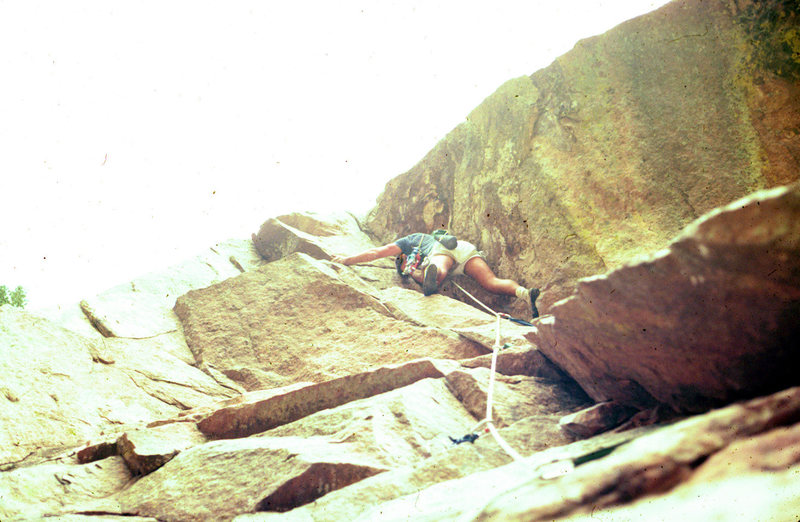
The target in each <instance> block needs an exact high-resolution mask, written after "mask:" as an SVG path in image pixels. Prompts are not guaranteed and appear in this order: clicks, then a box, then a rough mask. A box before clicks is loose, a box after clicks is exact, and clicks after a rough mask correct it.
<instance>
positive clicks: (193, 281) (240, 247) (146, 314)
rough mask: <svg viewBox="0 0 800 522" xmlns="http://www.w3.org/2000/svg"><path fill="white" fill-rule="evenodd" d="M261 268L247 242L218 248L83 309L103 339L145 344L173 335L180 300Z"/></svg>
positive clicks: (117, 289)
mask: <svg viewBox="0 0 800 522" xmlns="http://www.w3.org/2000/svg"><path fill="white" fill-rule="evenodd" d="M261 264H263V261H262V260H261V258H260V257H259V255H258V253H257V252H256V251H255V249H254V248H253V245H252V244H251V243H249V242H245V241H236V240H231V241H226V242H221V243H217V244H216V245H215V246H214V247H212V248H211V249H209V251H208V252H206V253H204V254H202V255H200V256H197V257H196V258H195V259H191V260H189V261H186V262H183V263H181V264H179V265H176V266H172V267H169V268H167V269H166V270H164V271H163V272H161V273H152V274H147V275H145V276H142V277H140V278H138V279H135V280H133V281H131V282H130V283H129V284H125V285H120V286H118V287H115V288H112V289H110V290H108V291H106V292H103V293H102V294H100V295H97V296H94V297H91V298H88V299H85V300H83V301H82V302H81V310H83V312H84V314H85V315H86V317H87V318H88V319H89V321H90V322H91V324H92V325H93V326H94V327H95V328H96V329H97V330H98V331H99V332H100V333H101V334H102V335H103V336H105V337H127V338H134V339H137V338H138V339H141V338H148V337H154V336H156V335H161V334H164V333H168V332H174V331H176V330H177V329H178V328H179V324H178V321H177V318H176V317H175V314H174V313H173V312H172V307H173V306H174V305H175V300H176V299H177V298H178V297H179V296H181V295H183V294H185V293H186V292H188V291H189V290H191V289H193V288H203V287H205V286H208V285H210V284H212V283H215V282H218V281H222V280H225V279H228V278H230V277H233V276H235V275H238V274H240V273H241V272H244V271H245V270H249V269H253V268H257V267H258V266H260V265H261Z"/></svg>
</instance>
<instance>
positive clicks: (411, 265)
mask: <svg viewBox="0 0 800 522" xmlns="http://www.w3.org/2000/svg"><path fill="white" fill-rule="evenodd" d="M423 239H425V235H424V234H420V236H419V244H418V245H417V246H416V247H414V248H413V249H412V250H411V253H410V254H409V255H407V256H406V267H405V269H403V271H402V272H401V273H400V275H402V276H410V275H411V274H413V273H414V270H416V269H417V267H418V266H419V265H420V263H422V254H420V251H419V249H420V248H421V247H422V240H423ZM398 259H400V258H399V257H398ZM401 264H402V261H401ZM396 266H397V267H398V268H397V270H398V271H400V265H396Z"/></svg>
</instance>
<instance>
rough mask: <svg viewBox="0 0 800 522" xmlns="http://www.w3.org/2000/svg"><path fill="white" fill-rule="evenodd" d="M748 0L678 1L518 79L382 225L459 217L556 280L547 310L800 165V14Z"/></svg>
mask: <svg viewBox="0 0 800 522" xmlns="http://www.w3.org/2000/svg"><path fill="white" fill-rule="evenodd" d="M744 4H746V5H745V6H743V7H737V5H738V4H737V3H731V2H727V1H724V0H710V1H703V2H699V1H691V0H686V1H683V0H680V1H675V2H672V3H670V4H668V5H666V6H664V7H662V8H661V9H659V10H658V11H655V12H653V13H650V14H648V15H646V16H642V17H639V18H636V19H634V20H630V21H628V22H625V23H623V24H621V25H619V26H618V27H616V28H614V29H613V30H611V31H609V32H607V33H605V34H603V35H600V36H596V37H593V38H589V39H586V40H583V41H581V42H579V43H578V44H577V45H576V46H575V48H574V49H573V50H572V51H570V52H569V53H566V54H565V55H563V56H561V57H559V58H558V59H556V60H555V62H554V63H553V64H552V65H550V66H549V67H547V68H545V69H542V70H540V71H537V72H535V73H534V74H532V75H531V76H529V77H522V78H517V79H513V80H511V81H509V82H508V83H506V84H505V85H503V86H501V87H500V88H499V89H498V90H497V92H495V93H494V94H493V95H492V96H490V97H489V98H487V99H486V100H485V101H484V102H483V103H482V104H481V105H480V106H479V107H477V108H476V109H475V110H474V111H473V112H472V113H471V114H470V115H469V116H468V118H467V121H466V122H464V123H462V124H460V125H459V126H457V127H456V128H455V129H454V130H453V131H452V132H451V133H450V134H448V135H447V136H446V137H445V138H444V139H443V140H442V141H441V142H440V143H439V144H438V145H437V146H436V147H435V148H434V149H433V150H431V151H430V152H429V153H428V155H427V156H426V157H425V158H424V159H422V160H421V161H420V162H419V163H418V164H417V165H416V166H414V167H413V168H412V169H411V170H409V171H408V172H406V173H405V174H402V175H400V176H398V177H396V178H394V179H393V180H391V181H390V182H389V183H388V184H387V185H386V188H385V190H384V192H383V194H382V196H381V197H380V198H379V200H378V204H377V206H376V207H375V208H374V209H373V211H372V212H371V214H370V216H369V219H368V221H367V223H366V225H367V228H368V229H369V230H370V231H371V232H372V233H374V234H375V235H376V236H377V237H378V238H380V239H381V240H383V241H389V240H391V239H393V238H394V237H397V236H400V235H403V234H406V233H409V232H417V231H430V230H432V229H434V228H438V227H447V228H449V229H450V230H451V231H453V232H455V233H456V234H457V235H458V236H459V237H463V238H464V239H467V240H470V241H472V242H473V243H475V244H476V245H478V247H479V248H480V249H481V250H483V251H484V252H486V254H487V258H488V261H489V264H490V266H492V267H493V268H494V269H495V271H496V272H497V273H498V274H500V275H501V276H503V277H511V278H512V279H516V280H518V281H520V282H521V283H522V284H525V285H527V286H540V287H543V288H544V289H545V291H544V292H543V294H542V296H541V298H540V300H541V307H540V310H541V311H542V312H546V311H547V309H548V308H549V306H550V305H552V304H553V303H555V302H556V301H558V300H560V299H562V298H564V297H567V296H569V295H570V294H571V292H572V290H573V289H574V285H575V282H576V281H577V280H578V279H579V278H582V277H586V276H591V275H594V274H597V273H602V272H605V271H607V270H610V269H614V268H618V267H620V266H622V265H623V264H624V263H626V262H627V261H628V260H629V259H630V258H631V257H632V256H636V255H640V254H644V253H649V252H653V251H656V250H658V249H660V248H662V247H663V246H664V245H665V244H666V243H667V242H668V241H669V240H671V239H672V238H673V237H675V235H677V234H678V233H679V231H680V230H681V229H682V228H683V227H685V226H686V225H688V224H689V223H690V222H692V221H693V220H694V219H696V218H698V217H699V216H701V215H703V214H704V213H706V212H708V211H710V210H712V209H713V208H716V207H718V206H721V205H725V204H727V203H730V202H731V201H733V200H735V199H737V198H740V197H743V196H745V195H747V194H749V193H751V192H753V191H756V190H759V189H763V188H771V187H775V186H778V185H782V184H787V183H790V182H792V181H794V180H797V179H798V176H800V169H798V162H797V158H798V157H800V134H798V133H797V128H798V126H799V125H800V82H798V80H800V64H798V59H797V54H796V49H797V37H796V24H797V21H796V13H794V11H793V10H792V7H791V6H792V3H791V2H787V1H786V0H770V1H765V2H747V3H744ZM792 45H794V46H795V47H794V49H795V51H794V54H792V49H793V48H792ZM485 297H486V298H487V299H491V297H490V296H485ZM497 304H498V305H504V304H507V303H505V302H504V301H502V300H499V301H497Z"/></svg>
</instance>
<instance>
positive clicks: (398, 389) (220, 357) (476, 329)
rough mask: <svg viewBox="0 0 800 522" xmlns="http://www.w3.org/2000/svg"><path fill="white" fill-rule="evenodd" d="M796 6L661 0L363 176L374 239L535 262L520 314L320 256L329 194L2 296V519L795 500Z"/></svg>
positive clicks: (329, 242) (671, 506) (676, 510)
mask: <svg viewBox="0 0 800 522" xmlns="http://www.w3.org/2000/svg"><path fill="white" fill-rule="evenodd" d="M798 16H800V15H798V13H797V10H796V6H794V5H793V4H792V3H789V2H774V1H773V2H766V3H765V2H760V3H757V4H756V3H752V4H751V3H746V2H730V3H722V2H720V1H716V0H715V1H702V2H701V1H697V2H675V3H673V4H670V5H668V6H666V7H665V8H663V9H661V10H659V11H657V12H656V13H653V14H651V15H649V16H646V17H642V18H640V19H637V20H634V21H631V22H629V23H626V24H623V25H622V26H620V27H618V28H617V29H615V30H613V31H611V32H610V33H608V34H607V35H604V36H601V37H597V38H593V39H591V40H588V41H585V42H583V43H581V44H579V45H578V46H577V47H576V49H575V50H574V51H572V52H571V53H569V54H568V55H566V56H564V57H562V58H560V59H559V60H558V61H557V62H556V63H555V64H553V66H551V67H550V68H548V69H546V70H544V71H540V72H538V73H536V74H534V75H533V76H532V77H530V78H522V79H518V80H514V81H512V82H510V83H508V84H507V85H505V86H503V87H502V88H501V89H500V90H499V91H498V93H496V94H495V95H494V96H492V97H491V98H490V99H489V100H487V102H486V103H485V104H484V105H482V106H481V107H479V108H478V109H476V110H475V112H474V113H473V114H472V115H471V116H470V119H469V121H468V122H467V123H465V124H463V125H461V126H459V127H458V128H457V129H456V130H455V131H454V132H453V133H452V134H451V135H450V136H448V137H447V138H446V139H445V140H444V141H443V142H442V143H441V144H440V145H439V146H438V147H437V148H436V149H435V150H434V151H432V152H431V153H430V154H429V156H428V157H427V158H426V159H425V160H423V161H422V162H421V163H420V164H419V165H418V166H417V167H415V168H414V169H412V171H411V172H409V173H407V174H405V175H403V176H401V177H400V178H399V179H398V180H396V181H394V182H392V183H390V184H389V186H388V187H387V191H386V193H385V194H384V196H383V198H382V200H381V202H380V204H379V205H378V207H377V209H376V211H375V212H374V213H373V214H372V218H371V221H370V224H371V226H372V228H373V230H375V231H377V232H378V233H379V234H380V235H382V236H383V237H382V238H381V239H383V240H388V239H391V237H390V236H392V237H393V236H394V235H397V234H402V233H405V232H410V231H412V230H419V229H429V228H433V227H437V226H442V225H444V226H448V227H449V228H451V229H452V230H454V231H456V232H457V233H458V234H459V235H462V236H466V237H467V238H468V239H473V240H474V241H476V242H478V243H479V245H480V246H481V247H483V248H484V249H485V250H487V251H488V253H489V260H490V262H491V263H492V264H493V265H494V266H495V267H496V269H497V271H498V272H499V273H501V275H511V276H513V277H515V278H517V279H520V280H521V281H523V282H526V283H537V284H542V283H543V282H548V288H549V292H547V293H546V294H545V296H544V297H543V300H544V306H543V308H547V309H548V310H549V312H550V314H549V315H545V316H544V317H542V318H541V319H539V320H538V321H535V322H534V325H532V326H520V325H516V324H512V323H509V322H506V321H505V320H503V321H502V322H500V323H499V325H500V327H501V331H500V332H499V333H498V332H497V331H496V330H495V329H496V328H497V326H498V322H497V321H496V318H495V316H493V315H489V314H486V313H485V312H484V311H480V310H478V309H476V308H474V307H473V306H471V305H468V304H465V303H462V302H460V301H456V300H453V299H451V298H449V297H447V296H448V295H452V294H451V290H445V291H443V292H442V293H441V294H440V295H433V296H429V297H424V296H423V295H422V293H421V292H420V290H419V288H418V286H417V285H416V284H415V283H413V282H409V281H404V280H402V279H401V278H400V277H399V276H398V275H397V274H396V272H395V269H394V266H393V263H392V262H391V260H388V259H383V260H378V261H376V262H373V263H368V264H365V265H362V266H354V267H346V266H342V265H339V264H336V263H333V262H331V261H330V259H331V258H332V257H333V256H334V255H337V254H353V253H355V252H356V251H359V250H363V249H365V248H369V247H372V246H376V245H378V244H379V243H377V242H373V241H372V240H370V239H369V238H368V237H367V235H365V234H364V233H363V232H362V230H361V227H360V226H359V225H358V223H356V221H355V220H354V219H353V218H352V217H351V216H347V215H342V216H338V217H327V218H325V217H321V216H317V215H304V214H292V215H288V216H281V217H279V218H274V219H270V220H269V221H267V222H266V223H265V224H264V225H263V226H262V227H261V229H260V231H259V232H258V234H254V236H253V243H252V244H251V243H249V242H244V243H243V242H241V241H231V242H227V243H223V244H219V245H217V246H216V247H215V249H213V250H212V252H211V253H208V252H206V253H205V254H203V255H201V256H199V257H198V258H195V259H194V260H191V261H188V262H187V263H182V264H180V265H176V266H174V267H171V268H169V269H167V270H165V271H163V272H161V273H157V274H150V275H148V276H145V277H143V278H139V279H137V280H135V281H134V282H133V283H132V284H129V285H122V286H120V287H117V288H115V289H112V290H111V291H109V292H105V293H103V294H101V295H100V296H95V297H88V298H87V299H85V300H84V301H83V303H82V305H81V306H79V305H78V304H75V305H74V306H70V307H65V308H64V309H61V310H56V311H50V312H48V313H44V314H43V315H44V316H45V317H46V318H45V317H42V316H36V315H33V314H30V313H27V312H24V311H20V310H17V309H14V308H10V307H0V520H3V521H5V520H40V519H44V518H47V519H51V518H52V519H55V520H76V521H77V520H82V521H86V520H127V521H131V520H143V521H144V520H151V521H152V520H159V521H186V520H214V521H217V520H222V521H226V520H234V519H235V520H237V521H239V522H242V521H251V520H270V519H276V518H277V517H280V520H304V521H307V520H317V521H321V520H331V521H334V520H335V521H338V520H375V519H398V520H555V519H575V520H590V519H595V517H605V518H606V519H609V520H619V519H636V520H639V519H663V518H664V516H663V515H664V514H665V513H666V514H668V518H670V519H681V518H683V519H692V520H709V519H716V520H753V519H775V520H783V519H787V520H796V519H797V518H798V514H799V513H798V512H797V506H798V505H799V504H798V501H797V500H798V498H800V489H799V487H798V484H800V482H798V481H797V480H796V478H797V474H798V472H800V465H798V463H800V450H799V449H798V448H799V447H800V444H799V443H798V441H800V431H799V430H800V428H799V426H800V388H798V387H797V385H798V384H800V382H798V379H797V378H796V377H795V373H794V370H795V369H796V368H797V366H798V365H797V362H798V361H797V355H796V354H797V353H798V346H797V344H798V343H797V340H798V326H797V318H798V315H800V314H798V312H800V308H798V303H800V290H799V289H800V265H799V264H798V259H800V255H798V254H800V252H798V249H799V248H800V225H798V223H800V219H798V217H800V216H798V213H799V212H800V185H797V184H795V185H792V184H790V183H789V182H790V181H792V180H794V179H796V178H797V172H798V168H797V158H798V133H797V128H798V120H799V119H800V110H798V107H800V105H798V103H797V98H798V86H797V80H798V77H800V67H798V64H797V62H796V60H797V58H796V56H795V55H792V53H791V51H792V50H794V51H795V52H796V51H797V50H800V43H799V42H798V32H797V29H796V28H797V26H798V24H797V23H796V22H797V17H798ZM787 49H788V51H787ZM773 185H783V186H782V187H781V188H773V189H772V190H764V191H760V192H757V193H755V194H752V195H751V196H749V197H747V198H746V199H743V200H738V201H736V202H735V203H733V204H729V203H730V201H733V200H735V199H736V198H737V197H739V196H742V195H744V194H747V193H749V192H750V191H751V190H753V189H755V188H761V187H772V186H773ZM723 205H728V206H723ZM720 207H721V208H720ZM712 208H717V209H718V210H714V211H712V212H711V213H709V214H707V215H704V216H703V217H702V218H700V219H699V220H696V221H694V222H693V223H692V220H694V219H695V218H696V217H698V216H700V215H701V214H703V213H704V212H706V211H708V210H711V209H712ZM690 223H691V224H690ZM686 225H689V226H688V227H686ZM684 228H685V230H684V231H683V232H682V233H680V234H678V233H679V231H680V230H681V229H684ZM676 235H677V238H676V239H674V241H672V240H673V238H675V236H676ZM653 252H655V254H653ZM634 254H636V255H637V256H638V255H639V254H649V255H648V256H646V257H638V259H639V260H638V261H636V260H635V259H632V257H631V256H633V255H634ZM599 272H606V273H605V274H604V275H596V274H597V273H599ZM583 275H592V277H589V278H584V279H579V276H583ZM464 283H465V284H467V285H469V282H468V281H464ZM449 286H450V284H449V283H448V287H449ZM570 288H576V289H577V290H576V291H575V292H572V293H570ZM469 289H470V290H474V289H475V288H474V285H472V286H469ZM548 294H549V295H548ZM481 296H482V297H484V298H485V299H486V300H490V299H489V298H488V297H486V294H481ZM562 297H563V298H564V299H560V300H559V301H558V302H557V303H555V304H554V302H555V300H556V299H557V298H562ZM491 302H492V303H493V304H499V305H501V306H504V307H505V305H507V304H508V301H507V300H502V299H501V300H491ZM506 309H508V308H506ZM500 346H502V348H500ZM495 347H497V348H498V350H497V351H495V352H493V351H492V349H493V348H495ZM492 368H495V369H496V370H497V371H496V372H495V373H492V372H491V369H492ZM490 384H491V386H490ZM595 401H598V402H600V401H602V402H600V403H599V404H598V403H596V402H595ZM733 401H740V402H735V403H733V404H731V403H732V402H733ZM490 405H491V408H490V407H489V406H490ZM712 407H715V408H718V409H716V410H711V411H709V408H712ZM689 415H691V416H690V417H688V418H686V417H687V416H689ZM487 416H491V418H492V424H491V428H496V433H497V434H498V435H499V438H498V439H495V438H494V436H493V435H491V434H490V432H491V430H490V429H488V426H487V425H486V424H484V423H483V422H482V421H483V420H484V419H485V418H486V417H487ZM620 423H622V424H621V425H620ZM600 432H603V433H600ZM598 433H599V434H598ZM579 437H586V439H585V440H576V438H579ZM503 441H505V444H503ZM743 498H746V499H747V502H746V503H744V502H742V501H741V499H743Z"/></svg>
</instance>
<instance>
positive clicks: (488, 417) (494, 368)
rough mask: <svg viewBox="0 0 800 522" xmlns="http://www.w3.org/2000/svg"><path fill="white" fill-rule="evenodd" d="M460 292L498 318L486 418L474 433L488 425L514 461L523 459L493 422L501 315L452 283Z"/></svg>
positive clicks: (498, 442)
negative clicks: (504, 438)
mask: <svg viewBox="0 0 800 522" xmlns="http://www.w3.org/2000/svg"><path fill="white" fill-rule="evenodd" d="M451 282H452V283H453V284H454V285H456V287H458V289H459V290H461V291H462V292H464V293H465V294H467V296H468V297H470V298H471V299H472V300H473V301H475V302H476V303H478V304H479V305H481V306H482V307H483V308H485V309H486V310H488V311H489V313H490V314H492V315H493V316H495V317H496V318H497V327H496V328H495V338H494V346H493V347H492V368H491V371H490V372H489V390H488V392H487V394H486V418H485V419H483V420H482V421H480V422H479V423H478V424H476V425H475V427H474V428H472V432H473V433H474V432H476V431H477V430H478V428H480V427H481V426H483V425H484V424H486V428H487V429H488V430H489V433H491V434H492V436H493V437H494V440H495V441H497V444H498V445H500V447H501V448H503V450H504V451H505V452H506V453H508V454H509V455H510V456H511V458H513V459H514V460H520V459H522V455H520V454H519V453H517V452H516V451H515V450H514V448H512V447H511V446H510V445H509V444H508V443H507V442H506V441H505V440H503V438H502V437H501V436H500V433H499V432H498V431H497V428H495V426H494V423H493V421H492V406H493V403H494V380H495V379H494V376H495V373H496V371H497V354H498V353H499V352H500V348H501V345H500V314H498V313H497V312H495V311H494V310H492V309H491V308H489V307H488V306H486V305H485V304H483V303H481V302H480V301H479V300H478V299H477V298H476V297H475V296H473V295H472V294H470V293H469V292H467V291H466V290H464V288H462V287H461V285H459V284H458V283H456V282H455V281H451Z"/></svg>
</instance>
